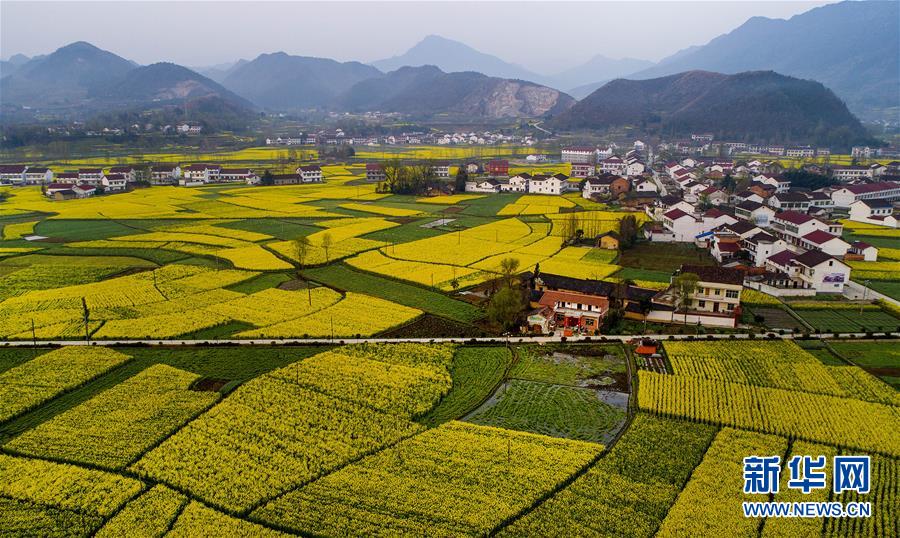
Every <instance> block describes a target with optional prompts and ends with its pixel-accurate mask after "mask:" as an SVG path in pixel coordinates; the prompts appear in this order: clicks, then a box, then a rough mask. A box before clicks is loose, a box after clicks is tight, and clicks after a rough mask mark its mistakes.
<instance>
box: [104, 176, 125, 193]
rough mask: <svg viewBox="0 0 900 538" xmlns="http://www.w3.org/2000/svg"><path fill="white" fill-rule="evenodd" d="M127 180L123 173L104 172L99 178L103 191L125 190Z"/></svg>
mask: <svg viewBox="0 0 900 538" xmlns="http://www.w3.org/2000/svg"><path fill="white" fill-rule="evenodd" d="M127 183H128V180H126V179H125V175H124V174H106V175H104V176H103V179H101V180H100V184H101V185H102V187H103V191H104V192H121V191H124V190H125V187H126V185H127Z"/></svg>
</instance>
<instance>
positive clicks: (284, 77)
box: [222, 52, 382, 110]
mask: <svg viewBox="0 0 900 538" xmlns="http://www.w3.org/2000/svg"><path fill="white" fill-rule="evenodd" d="M381 74H382V73H381V71H379V70H378V69H375V68H374V67H372V66H370V65H365V64H362V63H359V62H344V63H341V62H336V61H334V60H329V59H326V58H310V57H306V56H291V55H288V54H285V53H284V52H276V53H273V54H261V55H260V56H258V57H257V58H256V59H254V60H252V61H250V62H247V63H245V64H243V65H241V66H239V67H237V68H236V69H234V70H233V71H231V73H229V74H228V76H227V77H225V79H224V80H223V81H222V85H223V86H225V87H226V88H228V89H229V90H231V91H233V92H234V93H236V94H238V95H240V96H241V97H244V98H245V99H248V100H249V101H251V102H253V103H255V104H257V105H258V106H261V107H264V108H269V109H275V110H292V109H293V110H296V109H305V108H319V107H324V106H326V105H328V104H329V103H331V101H333V100H334V99H335V98H336V97H337V96H338V95H340V94H341V93H343V92H345V91H347V90H348V89H350V88H351V87H352V86H353V85H354V84H356V83H357V82H360V81H362V80H366V79H369V78H373V77H377V76H380V75H381Z"/></svg>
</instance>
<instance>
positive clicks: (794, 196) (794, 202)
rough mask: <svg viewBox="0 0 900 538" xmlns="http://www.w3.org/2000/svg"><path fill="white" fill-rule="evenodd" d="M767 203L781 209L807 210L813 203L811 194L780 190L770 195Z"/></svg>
mask: <svg viewBox="0 0 900 538" xmlns="http://www.w3.org/2000/svg"><path fill="white" fill-rule="evenodd" d="M766 203H767V204H768V205H770V206H772V207H774V208H775V209H777V210H780V211H784V210H787V209H793V210H796V211H807V210H809V206H810V205H811V204H812V202H811V201H810V199H809V196H807V195H806V194H805V193H802V192H779V193H776V194H775V195H773V196H770V197H769V199H768V200H766Z"/></svg>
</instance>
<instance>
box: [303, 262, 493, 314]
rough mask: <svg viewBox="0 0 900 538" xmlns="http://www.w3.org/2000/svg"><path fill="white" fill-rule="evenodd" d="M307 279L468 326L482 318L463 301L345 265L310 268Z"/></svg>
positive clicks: (305, 273)
mask: <svg viewBox="0 0 900 538" xmlns="http://www.w3.org/2000/svg"><path fill="white" fill-rule="evenodd" d="M303 274H304V275H305V276H306V277H307V278H311V279H313V280H315V281H317V282H321V283H323V284H326V285H328V286H332V287H335V288H337V289H341V290H344V291H352V292H357V293H363V292H365V293H369V294H370V295H375V296H377V297H380V298H382V299H389V300H391V301H394V302H396V303H399V304H402V305H405V306H409V307H412V308H418V309H419V310H422V311H424V312H429V313H432V314H436V315H439V316H444V317H447V318H450V319H453V320H456V321H461V322H464V323H469V322H472V321H475V320H476V319H478V318H480V317H482V315H483V314H482V313H481V311H480V310H479V309H478V308H476V307H474V306H472V305H470V304H469V303H464V302H462V301H457V300H455V299H451V298H449V297H447V296H446V295H444V294H441V293H435V292H434V291H431V290H426V289H424V288H421V287H419V286H411V285H409V284H405V283H402V282H398V281H396V280H392V279H388V278H382V277H378V276H375V275H371V274H368V273H363V272H360V271H354V270H353V269H350V268H349V267H346V266H343V265H330V266H328V267H320V268H315V269H308V270H306V271H304V272H303Z"/></svg>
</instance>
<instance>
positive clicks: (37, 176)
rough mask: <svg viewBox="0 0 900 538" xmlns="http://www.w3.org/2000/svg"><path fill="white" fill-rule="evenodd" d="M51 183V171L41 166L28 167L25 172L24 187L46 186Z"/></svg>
mask: <svg viewBox="0 0 900 538" xmlns="http://www.w3.org/2000/svg"><path fill="white" fill-rule="evenodd" d="M47 183H53V170H50V169H49V168H46V167H43V166H29V167H28V169H27V170H25V184H26V185H46V184H47Z"/></svg>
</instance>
